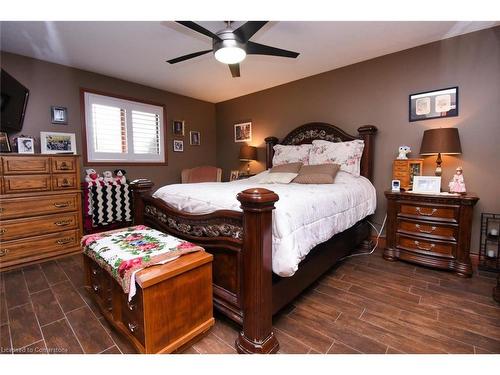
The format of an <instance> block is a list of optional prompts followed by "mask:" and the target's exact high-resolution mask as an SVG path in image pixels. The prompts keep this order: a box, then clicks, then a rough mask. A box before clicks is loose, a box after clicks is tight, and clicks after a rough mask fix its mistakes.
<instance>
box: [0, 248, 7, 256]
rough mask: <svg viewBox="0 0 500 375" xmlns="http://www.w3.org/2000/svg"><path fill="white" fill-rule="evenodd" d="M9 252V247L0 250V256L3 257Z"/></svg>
mask: <svg viewBox="0 0 500 375" xmlns="http://www.w3.org/2000/svg"><path fill="white" fill-rule="evenodd" d="M8 253H9V249H2V250H0V257H4V256H6V255H7V254H8Z"/></svg>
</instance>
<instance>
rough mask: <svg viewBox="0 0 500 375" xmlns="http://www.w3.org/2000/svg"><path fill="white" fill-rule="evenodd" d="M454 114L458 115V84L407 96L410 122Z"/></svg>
mask: <svg viewBox="0 0 500 375" xmlns="http://www.w3.org/2000/svg"><path fill="white" fill-rule="evenodd" d="M455 116H458V86H455V87H448V88H444V89H440V90H435V91H427V92H419V93H416V94H411V95H410V96H409V120H410V122H413V121H422V120H431V119H435V118H444V117H455Z"/></svg>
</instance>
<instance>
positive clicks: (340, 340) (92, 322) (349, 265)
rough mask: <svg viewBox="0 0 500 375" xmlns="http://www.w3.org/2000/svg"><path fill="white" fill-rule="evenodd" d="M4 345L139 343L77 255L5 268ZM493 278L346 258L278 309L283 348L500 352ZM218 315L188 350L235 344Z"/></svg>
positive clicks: (58, 347)
mask: <svg viewBox="0 0 500 375" xmlns="http://www.w3.org/2000/svg"><path fill="white" fill-rule="evenodd" d="M1 281H2V282H1V290H0V293H1V294H0V302H1V306H0V307H1V309H0V351H1V352H2V353H12V352H14V353H47V352H49V353H113V354H119V353H134V352H135V351H134V349H133V347H132V346H131V345H130V344H128V343H127V342H126V341H125V340H123V339H122V338H121V337H120V336H119V335H118V334H117V333H116V332H115V331H114V330H113V329H111V328H110V326H109V325H108V324H107V323H106V321H105V320H104V318H103V317H102V315H101V314H100V313H99V311H98V310H97V309H96V307H95V305H94V304H93V303H92V301H91V300H90V299H89V298H88V296H87V295H86V292H85V290H84V289H83V287H82V282H83V270H82V258H81V256H80V255H78V256H71V257H66V258H62V259H59V260H57V261H50V262H47V263H41V264H39V265H34V266H29V267H25V268H23V269H20V270H14V271H10V272H5V273H3V274H1ZM494 284H495V279H494V278H493V275H491V274H484V273H478V272H475V274H474V277H473V278H471V279H461V278H458V277H456V276H454V275H453V274H450V273H448V272H443V271H435V270H430V269H427V268H423V267H417V266H414V265H411V264H407V263H403V262H395V263H392V262H387V261H385V260H383V259H382V257H381V252H380V251H377V252H375V253H374V254H372V255H370V256H358V257H353V258H350V259H348V260H346V261H344V262H342V263H341V264H340V265H339V266H337V267H336V268H334V269H332V270H331V271H330V272H329V273H327V274H326V275H325V276H324V277H322V278H321V279H320V280H319V281H318V282H316V283H315V284H314V285H313V286H311V287H310V288H309V289H308V290H307V291H305V292H304V293H303V294H302V295H301V296H300V297H299V298H298V299H297V300H296V301H294V302H293V304H292V305H290V306H288V307H287V308H286V309H284V310H283V311H282V312H281V313H280V314H278V315H277V316H276V317H275V319H274V327H275V333H276V335H277V337H278V340H279V341H280V344H281V348H280V352H281V353H477V354H480V353H500V305H498V304H497V303H496V302H495V301H494V300H493V299H492V297H491V293H492V288H493V286H494ZM237 330H238V329H237V327H236V326H235V325H234V324H233V323H231V322H229V321H228V320H226V319H224V318H223V317H217V323H216V325H215V326H214V327H213V329H212V330H211V331H209V333H208V334H206V335H205V336H204V337H203V338H202V339H200V340H199V341H197V342H196V343H194V344H193V345H191V346H190V347H188V348H187V349H186V350H185V351H184V353H202V354H207V353H235V350H234V340H235V338H236V336H237Z"/></svg>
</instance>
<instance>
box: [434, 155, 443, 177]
mask: <svg viewBox="0 0 500 375" xmlns="http://www.w3.org/2000/svg"><path fill="white" fill-rule="evenodd" d="M442 162H443V160H442V159H441V153H438V157H437V159H436V170H435V171H434V174H435V175H436V176H441V174H442V173H443V169H442V168H441V163H442Z"/></svg>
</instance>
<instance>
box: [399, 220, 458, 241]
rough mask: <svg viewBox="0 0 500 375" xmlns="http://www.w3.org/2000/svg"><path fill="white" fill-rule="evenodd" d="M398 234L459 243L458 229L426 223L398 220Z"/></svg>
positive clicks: (451, 226)
mask: <svg viewBox="0 0 500 375" xmlns="http://www.w3.org/2000/svg"><path fill="white" fill-rule="evenodd" d="M397 230H398V232H400V233H401V232H403V233H406V234H410V235H415V236H426V237H432V238H436V239H442V240H447V241H457V239H458V227H457V226H453V225H445V224H438V223H429V222H425V221H410V220H404V219H398V227H397Z"/></svg>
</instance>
